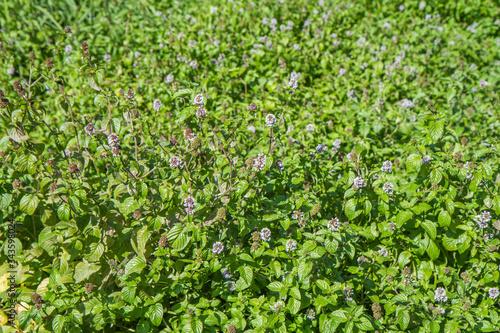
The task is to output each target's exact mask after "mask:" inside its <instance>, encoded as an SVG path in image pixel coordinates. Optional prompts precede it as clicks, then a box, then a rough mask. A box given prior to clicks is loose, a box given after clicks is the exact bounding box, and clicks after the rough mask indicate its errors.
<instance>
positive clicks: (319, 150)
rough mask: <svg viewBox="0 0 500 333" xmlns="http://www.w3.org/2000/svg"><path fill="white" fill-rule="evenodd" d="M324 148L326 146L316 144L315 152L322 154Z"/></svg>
mask: <svg viewBox="0 0 500 333" xmlns="http://www.w3.org/2000/svg"><path fill="white" fill-rule="evenodd" d="M325 150H326V146H325V145H324V144H322V143H320V144H319V145H317V146H316V153H318V154H323V153H324V152H325Z"/></svg>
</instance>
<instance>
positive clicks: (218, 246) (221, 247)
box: [212, 242, 224, 254]
mask: <svg viewBox="0 0 500 333" xmlns="http://www.w3.org/2000/svg"><path fill="white" fill-rule="evenodd" d="M222 251H224V245H223V244H222V243H221V242H216V243H215V244H214V245H213V246H212V253H213V254H221V253H222Z"/></svg>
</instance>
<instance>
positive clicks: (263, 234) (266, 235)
mask: <svg viewBox="0 0 500 333" xmlns="http://www.w3.org/2000/svg"><path fill="white" fill-rule="evenodd" d="M260 238H262V240H263V241H266V242H269V241H270V240H271V230H269V229H268V228H264V229H262V230H261V231H260Z"/></svg>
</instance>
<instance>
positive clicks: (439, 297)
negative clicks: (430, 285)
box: [434, 287, 448, 302]
mask: <svg viewBox="0 0 500 333" xmlns="http://www.w3.org/2000/svg"><path fill="white" fill-rule="evenodd" d="M434 299H435V300H436V302H446V301H447V300H448V297H447V296H446V290H445V289H444V288H442V287H438V288H436V292H435V294H434Z"/></svg>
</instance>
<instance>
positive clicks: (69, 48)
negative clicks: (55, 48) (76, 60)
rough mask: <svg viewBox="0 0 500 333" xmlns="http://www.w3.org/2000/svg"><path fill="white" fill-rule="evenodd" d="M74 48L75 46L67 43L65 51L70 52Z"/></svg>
mask: <svg viewBox="0 0 500 333" xmlns="http://www.w3.org/2000/svg"><path fill="white" fill-rule="evenodd" d="M72 50H73V48H72V47H71V45H66V47H65V48H64V53H66V54H70V53H71V51H72Z"/></svg>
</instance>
